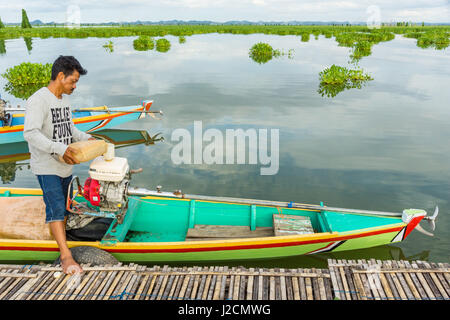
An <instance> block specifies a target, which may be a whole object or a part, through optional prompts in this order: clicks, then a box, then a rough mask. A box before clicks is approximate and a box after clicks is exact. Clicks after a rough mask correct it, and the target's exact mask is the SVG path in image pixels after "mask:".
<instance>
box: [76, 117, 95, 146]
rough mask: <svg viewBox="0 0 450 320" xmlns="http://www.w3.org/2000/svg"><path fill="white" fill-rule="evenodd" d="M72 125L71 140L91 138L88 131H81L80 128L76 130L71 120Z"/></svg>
mask: <svg viewBox="0 0 450 320" xmlns="http://www.w3.org/2000/svg"><path fill="white" fill-rule="evenodd" d="M71 126H72V138H73V142H77V141H85V140H89V139H91V138H93V137H92V136H91V135H90V134H89V133H86V132H83V131H81V130H78V129H77V128H76V127H75V125H74V124H73V121H72V122H71Z"/></svg>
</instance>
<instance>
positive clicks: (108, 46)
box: [103, 40, 114, 53]
mask: <svg viewBox="0 0 450 320" xmlns="http://www.w3.org/2000/svg"><path fill="white" fill-rule="evenodd" d="M103 48H105V50H106V51H108V52H109V53H111V52H114V43H113V42H112V41H111V40H109V41H108V42H107V43H105V44H104V45H103Z"/></svg>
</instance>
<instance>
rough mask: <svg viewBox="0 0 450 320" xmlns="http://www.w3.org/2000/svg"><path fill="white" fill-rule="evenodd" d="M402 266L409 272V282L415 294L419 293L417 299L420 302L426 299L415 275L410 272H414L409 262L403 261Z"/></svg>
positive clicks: (425, 294)
mask: <svg viewBox="0 0 450 320" xmlns="http://www.w3.org/2000/svg"><path fill="white" fill-rule="evenodd" d="M404 264H405V266H406V268H408V269H409V270H410V272H409V273H408V274H409V276H410V277H411V281H412V282H413V283H414V286H415V287H416V289H417V292H418V293H419V299H420V300H424V299H428V296H427V293H426V292H425V290H424V288H423V286H422V284H421V282H420V280H419V278H418V277H417V274H416V273H414V272H411V271H414V269H413V267H412V266H411V264H410V263H409V261H404ZM383 276H384V275H383Z"/></svg>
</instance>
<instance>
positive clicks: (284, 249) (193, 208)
mask: <svg viewBox="0 0 450 320" xmlns="http://www.w3.org/2000/svg"><path fill="white" fill-rule="evenodd" d="M41 196H42V191H41V190H40V189H25V188H5V187H0V200H1V198H2V197H15V200H17V201H20V200H21V199H23V198H22V197H41ZM128 197H129V198H128V207H127V210H126V212H125V213H124V216H122V217H121V221H118V218H117V219H115V220H114V221H113V222H112V223H111V226H110V228H109V230H108V231H107V233H106V234H105V236H104V237H103V239H102V240H101V241H96V242H87V241H77V242H74V241H69V242H68V244H69V247H75V246H93V247H97V248H100V249H102V250H105V251H107V252H109V253H111V254H112V255H113V256H114V257H116V258H117V259H118V260H119V261H124V262H131V261H133V262H163V261H164V262H170V261H219V260H242V259H265V258H277V257H287V256H295V255H303V254H314V253H320V252H331V251H333V252H338V251H344V250H354V249H362V248H369V247H374V246H379V245H385V244H390V243H394V242H399V241H402V240H404V239H405V238H406V237H407V236H408V235H409V234H410V233H411V231H412V230H413V229H415V228H416V227H418V226H419V222H420V221H421V220H423V219H425V220H429V221H431V222H433V223H434V219H435V218H436V216H437V210H436V211H435V214H434V215H433V216H426V212H425V211H424V210H417V209H407V210H404V211H403V212H401V213H395V212H380V211H367V210H354V209H345V208H333V207H328V206H324V205H308V204H300V203H293V202H278V201H262V200H253V199H239V198H224V197H211V196H196V195H188V194H181V193H180V192H174V193H172V192H161V191H160V190H157V191H150V190H146V189H142V188H132V187H130V188H129V189H128ZM75 200H77V201H78V202H79V203H82V202H83V201H86V200H85V199H84V198H83V197H81V196H77V197H76V198H75ZM436 209H437V208H436ZM42 219H43V220H44V217H43V218H42ZM118 222H121V223H118ZM58 255H59V251H58V246H57V244H56V242H55V241H53V240H24V239H0V260H2V261H8V260H16V261H17V260H21V261H30V262H31V261H52V260H54V259H56V258H57V257H58Z"/></svg>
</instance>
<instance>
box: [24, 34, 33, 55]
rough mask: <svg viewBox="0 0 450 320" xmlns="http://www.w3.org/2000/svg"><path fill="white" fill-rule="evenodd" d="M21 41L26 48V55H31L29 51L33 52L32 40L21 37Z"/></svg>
mask: <svg viewBox="0 0 450 320" xmlns="http://www.w3.org/2000/svg"><path fill="white" fill-rule="evenodd" d="M23 40H24V41H25V45H26V46H27V50H28V54H31V50H33V40H32V39H31V38H30V37H23Z"/></svg>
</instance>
